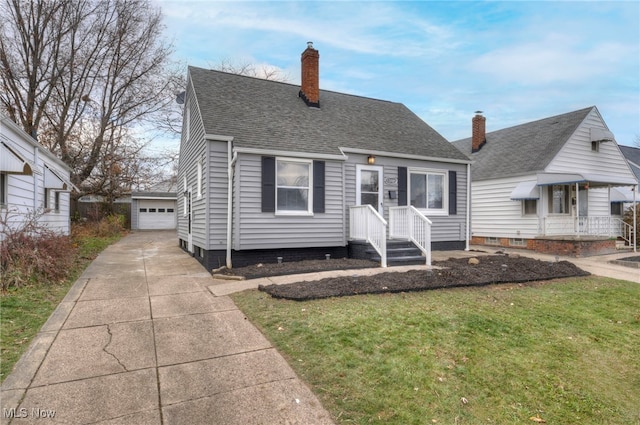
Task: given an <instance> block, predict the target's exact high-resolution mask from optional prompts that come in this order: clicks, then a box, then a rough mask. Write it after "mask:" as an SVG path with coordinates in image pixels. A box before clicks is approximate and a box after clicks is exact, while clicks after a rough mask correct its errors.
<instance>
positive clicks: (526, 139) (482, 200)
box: [454, 106, 638, 256]
mask: <svg viewBox="0 0 640 425" xmlns="http://www.w3.org/2000/svg"><path fill="white" fill-rule="evenodd" d="M485 122H486V118H485V117H484V116H482V115H481V114H480V113H478V114H477V115H476V116H475V117H473V119H472V136H471V138H468V139H464V140H459V141H456V142H454V145H455V146H456V147H458V148H459V149H460V150H461V151H462V152H464V153H466V154H468V155H470V156H471V158H472V159H473V161H474V163H473V165H472V167H471V168H472V181H473V183H472V189H471V192H472V221H471V222H472V224H471V227H472V243H474V244H485V245H499V246H511V247H522V248H528V249H532V250H536V251H540V252H549V253H555V254H564V255H575V256H586V255H592V254H600V253H607V252H614V251H615V249H616V243H615V239H616V238H624V239H626V241H627V243H629V242H630V239H631V236H630V235H631V234H632V229H631V228H630V227H631V226H629V225H627V224H625V223H624V222H623V221H622V220H621V217H620V214H619V211H617V210H615V201H616V196H617V192H616V191H617V189H619V188H621V189H624V188H626V189H632V188H633V189H635V188H637V184H638V181H637V179H636V176H635V175H634V173H633V172H632V170H631V168H630V167H629V164H628V163H627V161H626V160H625V157H624V156H623V155H622V153H621V151H620V147H619V146H618V144H617V143H616V141H615V138H614V136H613V134H612V133H611V132H610V131H609V129H608V128H607V125H606V123H605V122H604V120H603V119H602V116H601V115H600V112H599V111H598V109H597V108H596V107H595V106H592V107H588V108H585V109H581V110H578V111H573V112H569V113H566V114H562V115H557V116H553V117H549V118H544V119H541V120H537V121H533V122H529V123H525V124H521V125H517V126H514V127H510V128H505V129H502V130H498V131H492V132H489V133H487V132H486V131H485V128H486V125H485ZM612 202H613V204H612ZM612 205H614V211H612Z"/></svg>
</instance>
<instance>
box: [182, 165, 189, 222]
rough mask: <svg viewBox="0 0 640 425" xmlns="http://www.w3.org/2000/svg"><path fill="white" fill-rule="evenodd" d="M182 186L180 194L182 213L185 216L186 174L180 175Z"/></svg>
mask: <svg viewBox="0 0 640 425" xmlns="http://www.w3.org/2000/svg"><path fill="white" fill-rule="evenodd" d="M182 187H183V189H184V192H183V194H182V215H184V216H185V217H186V216H187V195H188V192H187V175H186V174H185V175H184V176H182Z"/></svg>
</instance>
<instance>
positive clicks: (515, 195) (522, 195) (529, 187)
mask: <svg viewBox="0 0 640 425" xmlns="http://www.w3.org/2000/svg"><path fill="white" fill-rule="evenodd" d="M511 199H512V200H514V201H521V200H525V199H540V189H539V188H538V184H537V183H536V182H522V183H518V185H517V186H516V188H515V189H513V192H511Z"/></svg>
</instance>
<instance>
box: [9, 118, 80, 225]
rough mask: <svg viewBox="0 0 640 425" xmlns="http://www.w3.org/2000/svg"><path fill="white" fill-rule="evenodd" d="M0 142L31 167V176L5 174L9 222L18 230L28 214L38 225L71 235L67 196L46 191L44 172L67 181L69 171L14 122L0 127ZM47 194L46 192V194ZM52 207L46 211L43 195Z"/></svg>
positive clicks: (64, 192) (67, 194)
mask: <svg viewBox="0 0 640 425" xmlns="http://www.w3.org/2000/svg"><path fill="white" fill-rule="evenodd" d="M1 130H2V131H1V132H0V139H1V140H2V141H3V142H5V143H7V145H8V146H11V148H12V149H14V150H15V151H16V152H17V153H18V154H19V155H20V156H21V157H22V158H24V159H25V160H26V161H28V163H29V164H30V165H31V167H32V168H33V170H32V171H33V174H32V175H20V174H5V188H6V193H5V197H6V199H5V201H6V204H5V209H4V211H6V213H7V214H8V221H9V222H10V223H11V225H12V226H16V227H18V226H19V225H20V223H22V222H23V220H24V219H25V217H26V216H27V215H28V214H34V213H35V214H36V215H37V216H38V222H39V223H41V224H44V225H46V226H47V228H48V229H50V230H52V231H54V232H59V233H62V234H65V235H68V234H69V233H70V193H69V192H68V191H62V190H49V191H46V190H45V175H46V173H45V170H46V169H48V170H51V171H53V172H55V173H56V174H57V175H59V176H60V177H62V178H63V179H64V180H65V181H66V182H69V181H70V180H71V179H70V172H69V169H68V168H67V167H66V166H65V165H64V164H63V163H62V162H61V161H60V160H59V159H58V158H56V157H55V156H54V155H53V154H51V153H50V152H48V151H46V150H45V149H44V148H42V147H41V146H39V145H37V143H36V142H34V141H33V140H32V139H31V138H30V136H28V135H27V134H26V133H24V132H22V131H21V130H19V129H17V128H14V125H13V123H11V124H9V125H4V122H3V125H2V126H1ZM45 192H48V193H45ZM46 195H49V203H50V204H51V205H50V206H51V208H50V209H48V210H45V196H46Z"/></svg>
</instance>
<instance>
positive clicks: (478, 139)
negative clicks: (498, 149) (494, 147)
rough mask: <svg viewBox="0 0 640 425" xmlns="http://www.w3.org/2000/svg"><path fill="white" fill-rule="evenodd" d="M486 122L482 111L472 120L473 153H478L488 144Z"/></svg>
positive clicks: (477, 112)
mask: <svg viewBox="0 0 640 425" xmlns="http://www.w3.org/2000/svg"><path fill="white" fill-rule="evenodd" d="M485 121H487V119H486V118H485V117H483V116H482V111H476V116H475V117H473V119H472V120H471V153H475V152H478V151H479V150H480V149H482V147H483V146H484V144H485V143H487V136H486V128H485Z"/></svg>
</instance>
